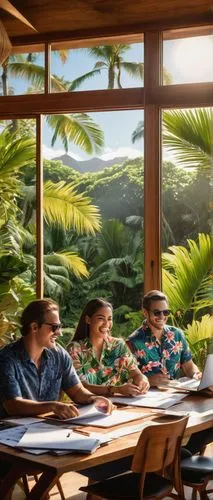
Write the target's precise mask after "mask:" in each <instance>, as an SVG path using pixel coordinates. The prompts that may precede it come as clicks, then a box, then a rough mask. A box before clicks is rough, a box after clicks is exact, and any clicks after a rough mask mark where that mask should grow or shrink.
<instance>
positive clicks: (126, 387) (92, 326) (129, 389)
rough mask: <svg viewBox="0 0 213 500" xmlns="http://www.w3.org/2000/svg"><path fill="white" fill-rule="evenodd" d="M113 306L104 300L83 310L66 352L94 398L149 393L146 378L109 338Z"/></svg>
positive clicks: (117, 342) (124, 347)
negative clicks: (117, 394)
mask: <svg viewBox="0 0 213 500" xmlns="http://www.w3.org/2000/svg"><path fill="white" fill-rule="evenodd" d="M111 329H112V305H111V304H110V303H109V302H106V301H105V300H103V299H100V298H97V299H93V300H90V301H89V302H88V304H87V305H86V306H85V308H84V310H83V312H82V314H81V317H80V320H79V323H78V326H77V329H76V332H75V336H74V340H73V342H72V343H71V344H70V345H69V347H68V351H69V353H70V355H71V357H72V360H73V364H74V366H75V369H76V371H77V373H78V376H79V377H80V379H81V382H82V383H83V385H84V386H85V387H86V388H87V389H89V390H90V391H91V392H93V393H94V394H102V395H113V394H114V393H119V394H123V395H125V396H137V395H138V394H141V393H144V392H146V391H147V390H148V389H149V382H148V379H147V377H146V376H144V375H142V373H141V372H140V370H139V369H138V367H137V364H136V362H135V360H134V358H133V356H132V354H131V352H130V350H129V348H128V347H127V345H126V344H125V342H124V341H123V340H122V339H120V338H114V337H111V335H110V332H111Z"/></svg>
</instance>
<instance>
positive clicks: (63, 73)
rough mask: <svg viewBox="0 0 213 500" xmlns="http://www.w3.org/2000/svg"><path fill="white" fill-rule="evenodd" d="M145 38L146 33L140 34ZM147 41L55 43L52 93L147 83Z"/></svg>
mask: <svg viewBox="0 0 213 500" xmlns="http://www.w3.org/2000/svg"><path fill="white" fill-rule="evenodd" d="M140 38H141V39H142V36H141V37H140ZM143 62H144V55H143V43H142V41H140V42H138V43H130V42H129V43H127V42H126V41H125V43H120V42H117V41H116V42H115V43H114V44H111V45H110V44H105V45H104V44H103V45H94V42H93V45H92V46H90V47H81V48H72V45H71V44H69V43H66V45H65V47H64V46H61V44H60V48H58V44H54V45H52V57H51V72H52V75H54V79H52V92H60V91H61V92H66V91H67V92H71V91H75V90H79V91H81V90H100V89H107V88H109V89H114V88H130V87H141V86H143V75H144V64H143Z"/></svg>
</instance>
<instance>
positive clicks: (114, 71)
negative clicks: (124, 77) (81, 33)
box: [69, 44, 144, 91]
mask: <svg viewBox="0 0 213 500" xmlns="http://www.w3.org/2000/svg"><path fill="white" fill-rule="evenodd" d="M129 49H130V45H127V44H116V45H100V46H98V47H92V48H90V49H86V50H87V52H89V55H91V56H92V57H95V58H96V59H98V60H97V62H96V63H95V65H94V68H93V69H92V71H89V72H88V73H85V74H84V75H82V76H80V77H78V78H76V79H75V80H73V81H72V83H71V85H70V87H69V90H70V91H72V90H75V89H76V88H78V87H80V86H81V85H82V83H84V82H85V81H86V80H88V79H89V78H92V77H93V76H95V75H100V74H101V73H102V72H103V71H107V75H108V89H114V88H115V87H116V86H117V87H118V88H119V89H121V88H122V85H121V71H123V70H125V71H126V72H127V73H128V74H129V75H130V76H133V77H135V78H140V80H142V78H143V73H144V65H143V63H137V62H128V61H124V59H123V55H124V54H125V53H126V52H127V51H128V50H129Z"/></svg>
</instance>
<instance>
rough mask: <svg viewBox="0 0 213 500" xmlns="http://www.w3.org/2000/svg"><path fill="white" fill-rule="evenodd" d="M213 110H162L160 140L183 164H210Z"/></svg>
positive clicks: (192, 165)
mask: <svg viewBox="0 0 213 500" xmlns="http://www.w3.org/2000/svg"><path fill="white" fill-rule="evenodd" d="M212 123H213V111H212V110H211V109H208V108H200V109H195V110H184V111H182V110H172V111H164V114H163V125H164V132H163V144H164V146H165V147H166V148H167V149H168V150H169V151H172V152H173V153H174V154H175V156H176V158H177V161H178V162H180V163H181V164H183V165H185V166H187V167H199V166H200V167H202V168H210V164H211V153H212Z"/></svg>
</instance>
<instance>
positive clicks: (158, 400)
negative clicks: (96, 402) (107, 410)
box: [111, 390, 186, 409]
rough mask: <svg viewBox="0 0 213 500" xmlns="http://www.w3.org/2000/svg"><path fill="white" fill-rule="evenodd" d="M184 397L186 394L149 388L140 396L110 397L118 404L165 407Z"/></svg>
mask: <svg viewBox="0 0 213 500" xmlns="http://www.w3.org/2000/svg"><path fill="white" fill-rule="evenodd" d="M185 397H186V394H182V393H180V394H178V393H176V392H174V393H168V392H161V391H158V390H151V391H149V392H147V394H144V395H142V396H136V397H130V398H126V397H122V396H115V397H113V398H111V400H112V401H113V403H120V404H126V405H130V406H142V407H143V406H144V407H147V408H162V409H166V408H169V407H170V406H172V405H174V404H176V403H179V401H181V400H182V399H184V398H185Z"/></svg>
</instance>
